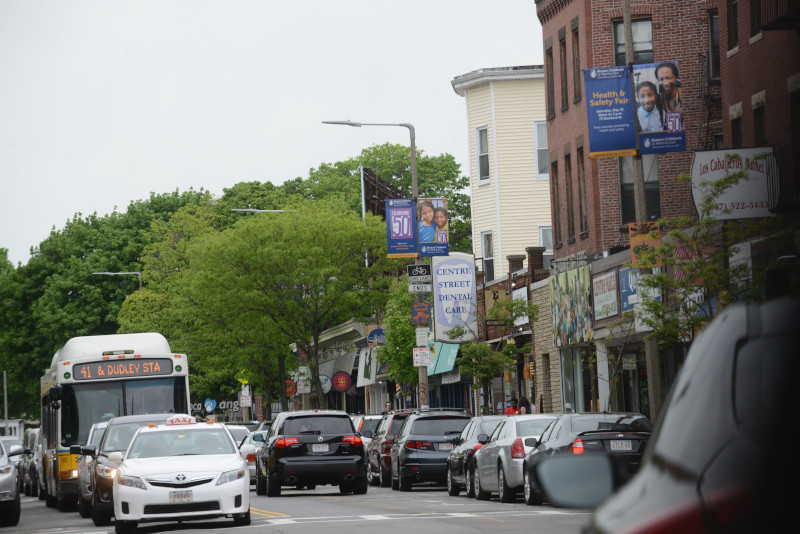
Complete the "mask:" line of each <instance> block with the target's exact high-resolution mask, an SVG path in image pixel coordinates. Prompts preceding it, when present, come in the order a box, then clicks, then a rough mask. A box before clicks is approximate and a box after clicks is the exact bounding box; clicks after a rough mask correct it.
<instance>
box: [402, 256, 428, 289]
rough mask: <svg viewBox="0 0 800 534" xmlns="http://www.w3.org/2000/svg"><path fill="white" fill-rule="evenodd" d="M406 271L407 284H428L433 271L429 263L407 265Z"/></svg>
mask: <svg viewBox="0 0 800 534" xmlns="http://www.w3.org/2000/svg"><path fill="white" fill-rule="evenodd" d="M406 271H407V272H408V283H409V284H430V283H432V282H433V271H432V269H431V266H430V265H429V264H424V263H418V264H414V265H407V266H406ZM428 291H430V290H428Z"/></svg>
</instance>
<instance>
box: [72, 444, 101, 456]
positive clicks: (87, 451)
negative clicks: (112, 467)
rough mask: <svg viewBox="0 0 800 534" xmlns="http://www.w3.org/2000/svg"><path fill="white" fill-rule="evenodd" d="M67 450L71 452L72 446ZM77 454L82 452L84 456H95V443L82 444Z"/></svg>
mask: <svg viewBox="0 0 800 534" xmlns="http://www.w3.org/2000/svg"><path fill="white" fill-rule="evenodd" d="M69 452H72V447H70V451H69ZM79 454H83V455H84V456H91V457H92V458H94V457H95V456H97V445H84V446H83V447H81V448H80V453H79Z"/></svg>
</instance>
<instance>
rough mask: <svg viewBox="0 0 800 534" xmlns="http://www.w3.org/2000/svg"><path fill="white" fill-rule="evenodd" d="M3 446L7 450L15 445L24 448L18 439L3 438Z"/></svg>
mask: <svg viewBox="0 0 800 534" xmlns="http://www.w3.org/2000/svg"><path fill="white" fill-rule="evenodd" d="M3 445H5V446H6V448H7V449H10V448H11V447H13V446H14V445H19V446H20V447H21V446H22V440H21V439H17V438H3Z"/></svg>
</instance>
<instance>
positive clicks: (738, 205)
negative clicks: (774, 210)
mask: <svg viewBox="0 0 800 534" xmlns="http://www.w3.org/2000/svg"><path fill="white" fill-rule="evenodd" d="M717 208H718V209H721V210H729V209H730V210H754V209H768V208H769V202H768V201H766V200H751V201H749V202H748V201H745V202H720V203H718V204H717Z"/></svg>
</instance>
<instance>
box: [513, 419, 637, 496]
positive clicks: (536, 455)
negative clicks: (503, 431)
mask: <svg viewBox="0 0 800 534" xmlns="http://www.w3.org/2000/svg"><path fill="white" fill-rule="evenodd" d="M651 430H652V425H651V424H650V421H648V420H647V418H646V417H645V416H643V415H642V414H638V413H627V412H620V413H611V412H604V413H572V414H563V415H561V416H559V417H558V418H557V419H555V420H554V421H553V422H552V423H550V426H548V427H547V430H545V432H544V434H542V437H541V439H540V440H539V441H538V443H537V445H536V447H535V448H534V449H533V450H532V451H531V452H530V453H528V455H527V456H526V457H525V462H524V463H523V466H522V473H523V490H524V492H525V502H526V503H527V504H541V503H542V493H541V491H540V490H539V488H538V487H536V482H535V478H534V477H533V474H532V472H531V471H532V470H533V469H534V468H535V466H536V464H537V463H538V462H540V461H541V460H542V459H543V458H547V457H549V456H553V455H556V454H572V455H577V454H584V453H592V452H605V453H607V454H613V455H615V456H616V457H618V458H619V460H620V463H623V464H624V465H625V466H626V470H625V474H626V476H627V475H629V476H633V474H634V473H636V471H637V470H638V468H639V464H640V463H641V461H642V456H643V454H644V451H645V448H646V446H647V441H648V439H649V438H650V432H651Z"/></svg>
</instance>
